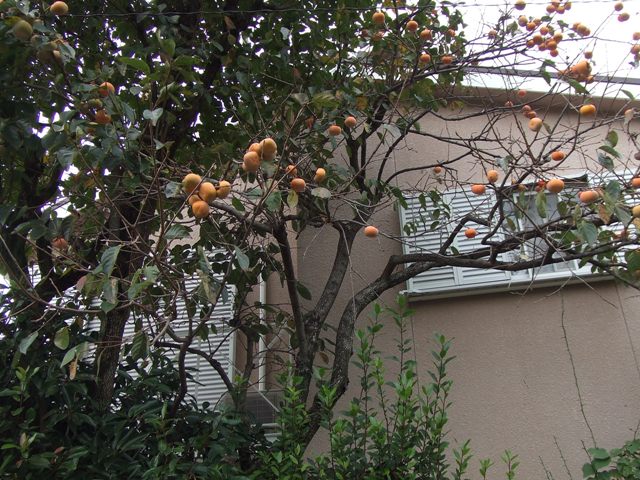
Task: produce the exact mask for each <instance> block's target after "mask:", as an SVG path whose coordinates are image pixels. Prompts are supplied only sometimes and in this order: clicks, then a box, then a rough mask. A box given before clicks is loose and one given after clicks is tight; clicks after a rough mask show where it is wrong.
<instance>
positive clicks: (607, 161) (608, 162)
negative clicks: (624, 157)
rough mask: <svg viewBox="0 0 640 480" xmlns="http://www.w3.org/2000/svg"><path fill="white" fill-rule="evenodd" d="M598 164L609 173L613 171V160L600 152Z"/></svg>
mask: <svg viewBox="0 0 640 480" xmlns="http://www.w3.org/2000/svg"><path fill="white" fill-rule="evenodd" d="M598 163H599V164H600V165H602V166H603V167H604V168H606V169H607V170H609V171H613V169H614V166H613V159H612V158H611V157H610V156H608V155H605V154H604V153H602V152H598Z"/></svg>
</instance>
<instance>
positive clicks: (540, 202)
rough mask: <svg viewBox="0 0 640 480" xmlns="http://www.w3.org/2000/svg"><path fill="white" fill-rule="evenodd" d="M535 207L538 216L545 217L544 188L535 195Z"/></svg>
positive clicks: (545, 196) (545, 200) (545, 195)
mask: <svg viewBox="0 0 640 480" xmlns="http://www.w3.org/2000/svg"><path fill="white" fill-rule="evenodd" d="M536 209H537V210H538V215H540V218H547V193H546V192H545V191H544V190H540V191H539V192H538V194H537V195H536Z"/></svg>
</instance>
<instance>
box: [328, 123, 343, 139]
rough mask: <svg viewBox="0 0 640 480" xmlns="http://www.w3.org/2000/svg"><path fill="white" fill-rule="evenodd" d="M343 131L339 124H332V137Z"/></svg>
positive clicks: (330, 129) (330, 130) (330, 133)
mask: <svg viewBox="0 0 640 480" xmlns="http://www.w3.org/2000/svg"><path fill="white" fill-rule="evenodd" d="M341 133H342V128H340V126H339V125H331V126H330V127H329V135H331V136H332V137H335V136H337V135H340V134H341Z"/></svg>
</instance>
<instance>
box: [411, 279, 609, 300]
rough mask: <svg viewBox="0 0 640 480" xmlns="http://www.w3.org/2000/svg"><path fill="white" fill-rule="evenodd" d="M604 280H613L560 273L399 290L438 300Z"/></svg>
mask: <svg viewBox="0 0 640 480" xmlns="http://www.w3.org/2000/svg"><path fill="white" fill-rule="evenodd" d="M606 280H613V278H612V277H611V276H609V275H605V274H588V275H581V276H578V275H573V276H571V277H568V276H566V275H561V274H545V276H544V277H543V276H542V274H541V275H539V276H538V277H536V279H534V280H531V279H530V278H527V279H521V280H518V279H513V280H511V282H509V283H504V284H494V285H487V284H478V285H475V286H474V285H465V286H463V287H458V288H453V289H443V290H439V291H433V292H416V291H411V290H402V291H400V294H401V295H406V296H407V297H408V299H409V302H420V301H426V300H439V299H443V298H455V297H471V296H476V295H484V294H488V293H504V292H521V291H524V290H534V289H538V288H547V287H558V286H564V285H580V284H584V283H593V282H602V281H606Z"/></svg>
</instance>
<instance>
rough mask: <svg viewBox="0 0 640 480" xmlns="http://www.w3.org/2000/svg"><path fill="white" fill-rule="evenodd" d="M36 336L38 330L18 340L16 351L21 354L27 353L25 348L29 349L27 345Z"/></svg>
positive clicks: (29, 344)
mask: <svg viewBox="0 0 640 480" xmlns="http://www.w3.org/2000/svg"><path fill="white" fill-rule="evenodd" d="M37 337H38V332H37V331H35V332H33V333H31V334H30V335H29V336H28V337H25V338H23V339H22V340H21V341H20V344H19V345H18V351H19V352H20V353H21V354H23V355H25V354H26V353H27V350H29V347H30V346H31V344H32V343H33V341H34V340H35V339H36V338H37Z"/></svg>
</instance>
